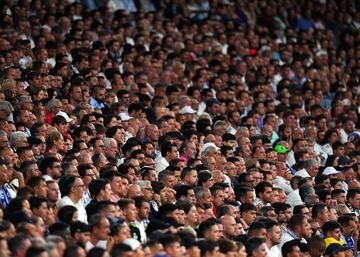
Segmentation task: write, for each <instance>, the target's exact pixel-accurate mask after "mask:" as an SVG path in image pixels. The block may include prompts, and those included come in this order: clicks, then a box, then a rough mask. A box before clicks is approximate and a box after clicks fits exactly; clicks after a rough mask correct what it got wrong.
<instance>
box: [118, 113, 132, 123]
mask: <svg viewBox="0 0 360 257" xmlns="http://www.w3.org/2000/svg"><path fill="white" fill-rule="evenodd" d="M119 116H120V119H121V121H129V120H131V119H133V117H131V116H129V114H127V113H126V112H121V113H119Z"/></svg>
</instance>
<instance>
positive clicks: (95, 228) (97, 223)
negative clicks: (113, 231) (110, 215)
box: [85, 213, 110, 252]
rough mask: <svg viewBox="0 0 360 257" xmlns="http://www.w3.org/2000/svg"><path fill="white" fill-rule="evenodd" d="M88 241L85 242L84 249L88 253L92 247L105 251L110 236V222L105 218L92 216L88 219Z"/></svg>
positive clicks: (97, 215)
mask: <svg viewBox="0 0 360 257" xmlns="http://www.w3.org/2000/svg"><path fill="white" fill-rule="evenodd" d="M90 233H91V234H90V241H88V242H86V245H85V249H86V251H88V252H89V251H90V250H91V249H92V248H94V247H101V248H104V249H106V244H107V239H108V237H109V234H110V222H109V221H108V219H107V218H106V217H105V216H102V215H100V214H98V213H97V214H94V215H93V216H91V218H90Z"/></svg>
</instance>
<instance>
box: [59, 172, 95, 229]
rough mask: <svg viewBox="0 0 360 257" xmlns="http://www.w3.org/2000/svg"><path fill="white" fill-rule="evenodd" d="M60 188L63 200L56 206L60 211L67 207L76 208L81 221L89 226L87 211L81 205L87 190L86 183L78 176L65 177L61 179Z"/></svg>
mask: <svg viewBox="0 0 360 257" xmlns="http://www.w3.org/2000/svg"><path fill="white" fill-rule="evenodd" d="M59 187H60V192H61V195H62V198H61V199H60V200H59V201H58V202H57V204H56V206H57V207H58V208H59V209H60V208H62V207H64V206H67V205H70V206H74V207H76V208H77V210H78V214H79V220H80V221H82V222H84V223H86V224H87V222H88V221H87V214H86V210H85V208H84V206H83V204H82V203H81V199H82V198H83V195H84V189H85V186H84V182H83V181H82V180H81V179H80V178H79V177H76V176H65V177H63V178H61V179H60V181H59Z"/></svg>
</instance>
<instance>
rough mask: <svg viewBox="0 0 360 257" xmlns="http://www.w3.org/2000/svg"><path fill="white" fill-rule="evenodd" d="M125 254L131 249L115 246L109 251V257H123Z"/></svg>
mask: <svg viewBox="0 0 360 257" xmlns="http://www.w3.org/2000/svg"><path fill="white" fill-rule="evenodd" d="M126 252H132V249H131V247H130V246H128V245H126V244H123V243H121V244H116V245H114V246H113V248H112V249H111V257H123V256H124V255H125V253H126Z"/></svg>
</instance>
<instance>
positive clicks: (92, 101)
mask: <svg viewBox="0 0 360 257" xmlns="http://www.w3.org/2000/svg"><path fill="white" fill-rule="evenodd" d="M90 105H91V107H93V108H94V109H101V108H104V107H105V105H104V104H103V103H99V102H98V101H97V100H96V99H95V98H94V97H92V96H91V97H90Z"/></svg>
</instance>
